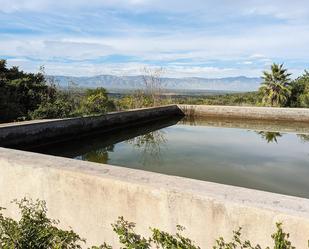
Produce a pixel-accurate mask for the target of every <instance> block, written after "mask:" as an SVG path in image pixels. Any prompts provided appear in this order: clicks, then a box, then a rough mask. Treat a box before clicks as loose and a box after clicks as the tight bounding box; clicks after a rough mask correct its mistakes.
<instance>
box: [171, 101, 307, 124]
mask: <svg viewBox="0 0 309 249" xmlns="http://www.w3.org/2000/svg"><path fill="white" fill-rule="evenodd" d="M177 106H178V107H179V108H180V109H181V110H182V111H183V112H184V114H185V115H188V116H201V117H203V116H206V117H207V116H208V117H223V118H235V119H255V120H270V121H271V120H273V121H276V120H277V121H290V122H292V121H293V122H306V123H309V108H283V107H251V106H221V105H177Z"/></svg>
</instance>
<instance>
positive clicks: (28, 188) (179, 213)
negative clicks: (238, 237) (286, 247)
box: [0, 148, 309, 249]
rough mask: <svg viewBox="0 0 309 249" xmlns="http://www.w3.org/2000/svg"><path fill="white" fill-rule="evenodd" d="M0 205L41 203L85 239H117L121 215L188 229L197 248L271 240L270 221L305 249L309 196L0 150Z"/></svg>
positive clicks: (143, 224) (142, 223) (141, 227)
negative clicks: (234, 240)
mask: <svg viewBox="0 0 309 249" xmlns="http://www.w3.org/2000/svg"><path fill="white" fill-rule="evenodd" d="M0 189H1V190H2V192H1V195H0V206H4V207H8V208H9V209H8V210H7V212H8V213H7V214H8V215H10V216H14V217H16V209H13V208H12V204H10V201H11V200H12V199H14V198H17V199H21V198H22V197H24V196H28V197H32V198H40V199H44V200H46V201H47V205H48V208H49V214H50V216H51V217H53V218H56V219H59V220H60V221H61V224H62V225H63V227H66V228H68V227H69V226H72V228H73V229H74V230H75V231H76V232H78V233H79V234H80V235H81V236H82V237H85V238H87V239H88V242H89V244H98V243H100V242H102V241H107V242H110V243H111V244H112V245H116V244H117V239H116V237H115V236H114V234H113V232H112V229H111V226H110V224H111V223H112V222H114V221H115V220H116V219H117V217H118V216H120V215H123V216H125V218H126V219H128V220H130V221H134V222H137V225H138V226H137V231H138V232H140V231H142V233H143V234H145V231H147V230H148V227H149V226H151V227H158V228H161V229H164V230H166V231H169V232H175V226H176V224H181V225H183V226H185V227H187V228H188V229H187V231H186V235H188V236H190V237H191V238H192V239H193V240H194V241H196V242H197V244H199V245H200V246H202V248H207V249H208V248H209V249H210V248H212V245H213V243H214V240H215V238H217V237H218V236H221V235H222V236H224V237H226V238H227V239H228V238H230V237H231V233H232V230H233V229H237V228H238V227H239V226H242V227H243V234H244V237H246V238H248V239H250V240H251V241H252V242H259V243H261V245H262V246H263V247H264V246H266V245H271V239H270V234H272V233H273V231H274V230H275V223H276V222H278V221H281V222H283V224H284V228H285V230H287V231H289V232H290V234H291V240H292V242H293V244H294V245H295V246H297V248H299V249H302V248H306V247H307V240H308V238H309V200H308V199H302V198H296V197H291V196H284V195H279V194H272V193H267V192H262V191H256V190H250V189H245V188H239V187H232V186H226V185H221V184H216V183H210V182H203V181H197V180H192V179H185V178H181V177H173V176H167V175H161V174H156V173H151V172H144V171H138V170H133V169H127V168H121V167H116V166H110V165H102V164H95V163H90V162H84V161H78V160H72V159H65V158H61V157H53V156H48V155H41V154H35V153H30V152H23V151H17V150H11V149H4V148H0Z"/></svg>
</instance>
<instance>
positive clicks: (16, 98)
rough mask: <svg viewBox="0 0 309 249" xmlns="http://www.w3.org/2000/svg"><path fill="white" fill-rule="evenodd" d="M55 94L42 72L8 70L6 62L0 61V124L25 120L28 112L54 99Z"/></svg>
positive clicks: (53, 87)
mask: <svg viewBox="0 0 309 249" xmlns="http://www.w3.org/2000/svg"><path fill="white" fill-rule="evenodd" d="M55 92H56V89H55V86H54V85H49V84H48V83H47V82H46V80H45V77H44V73H43V72H39V73H37V74H33V73H25V72H23V71H22V70H19V68H18V67H12V68H8V67H7V64H6V61H5V60H0V122H1V121H2V122H5V121H12V120H16V119H27V118H28V113H29V112H31V111H34V110H35V109H37V108H38V107H39V105H40V104H41V103H42V102H44V101H47V100H49V99H51V98H54V95H55Z"/></svg>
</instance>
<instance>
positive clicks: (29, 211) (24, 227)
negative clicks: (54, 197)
mask: <svg viewBox="0 0 309 249" xmlns="http://www.w3.org/2000/svg"><path fill="white" fill-rule="evenodd" d="M15 203H16V204H17V205H18V207H19V209H20V212H21V218H20V220H19V221H15V220H13V219H11V218H7V217H4V216H3V214H2V213H0V248H1V249H25V248H27V249H51V248H53V249H76V248H81V246H80V244H81V243H84V240H83V239H81V238H80V237H79V235H77V234H76V233H75V232H73V231H72V230H71V231H65V230H61V229H59V228H57V225H58V223H59V222H58V221H56V220H52V219H49V218H48V217H47V215H46V213H47V210H46V204H45V202H44V201H36V202H32V201H31V200H28V199H22V200H21V201H19V202H18V201H15ZM0 211H1V210H0Z"/></svg>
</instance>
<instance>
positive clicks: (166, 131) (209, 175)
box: [32, 119, 309, 198]
mask: <svg viewBox="0 0 309 249" xmlns="http://www.w3.org/2000/svg"><path fill="white" fill-rule="evenodd" d="M286 125H287V126H286ZM286 125H285V124H280V123H278V124H273V123H265V124H263V123H259V124H258V125H257V123H256V122H254V121H252V122H251V123H250V122H249V123H244V121H233V122H231V121H226V120H225V121H222V120H219V121H218V120H211V119H208V120H206V121H200V122H199V121H192V120H191V122H184V121H179V120H169V121H166V120H165V121H159V122H152V123H151V125H144V126H143V127H137V128H134V129H132V128H131V129H128V128H127V129H122V130H120V131H117V132H114V133H109V134H95V135H92V136H88V137H84V138H77V139H75V140H74V141H67V142H62V143H59V144H54V145H50V146H46V147H40V148H39V149H38V148H37V149H32V150H35V151H38V152H42V153H47V154H53V155H59V156H65V157H70V158H76V159H80V160H87V161H92V162H99V163H108V164H112V165H118V166H123V167H128V168H134V169H142V170H147V171H153V172H159V173H163V174H169V175H177V176H183V177H188V178H194V179H199V180H205V181H212V182H217V183H223V184H229V185H235V186H242V187H247V188H253V189H259V190H265V191H271V192H276V193H282V194H289V195H295V196H300V197H306V198H308V197H309V135H306V134H298V131H297V129H296V131H295V129H294V128H293V125H291V124H286ZM294 126H297V125H294ZM261 127H262V128H263V127H265V128H267V130H264V131H263V130H261ZM297 127H300V126H297ZM299 129H300V130H301V131H302V132H303V131H304V130H306V129H308V127H300V128H299ZM277 130H283V132H280V131H277ZM291 130H292V131H291Z"/></svg>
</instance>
